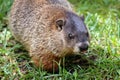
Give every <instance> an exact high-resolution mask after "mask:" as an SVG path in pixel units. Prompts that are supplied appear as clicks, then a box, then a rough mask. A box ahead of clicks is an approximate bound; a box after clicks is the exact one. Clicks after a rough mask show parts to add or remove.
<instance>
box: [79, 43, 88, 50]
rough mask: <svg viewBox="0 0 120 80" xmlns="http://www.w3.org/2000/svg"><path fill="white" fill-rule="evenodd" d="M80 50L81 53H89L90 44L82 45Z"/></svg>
mask: <svg viewBox="0 0 120 80" xmlns="http://www.w3.org/2000/svg"><path fill="white" fill-rule="evenodd" d="M79 49H80V51H81V52H84V51H87V50H88V44H86V43H82V44H81V46H79Z"/></svg>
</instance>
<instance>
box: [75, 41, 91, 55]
mask: <svg viewBox="0 0 120 80" xmlns="http://www.w3.org/2000/svg"><path fill="white" fill-rule="evenodd" d="M88 47H89V42H88V41H85V42H79V43H76V45H75V47H74V52H77V53H79V52H86V51H87V50H88Z"/></svg>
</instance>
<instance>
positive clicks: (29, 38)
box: [9, 0, 88, 71]
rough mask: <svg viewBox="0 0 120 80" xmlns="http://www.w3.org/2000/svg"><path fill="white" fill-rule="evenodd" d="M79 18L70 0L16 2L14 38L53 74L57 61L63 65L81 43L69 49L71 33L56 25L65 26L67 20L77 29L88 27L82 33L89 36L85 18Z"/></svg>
mask: <svg viewBox="0 0 120 80" xmlns="http://www.w3.org/2000/svg"><path fill="white" fill-rule="evenodd" d="M74 16H75V17H74ZM78 17H79V16H77V15H76V14H74V13H73V12H72V8H71V5H70V4H69V3H68V2H67V0H15V2H14V4H13V6H12V9H11V13H10V19H9V22H10V29H11V31H12V33H13V35H14V37H15V38H16V40H18V41H19V42H21V43H22V44H23V45H24V46H25V47H26V49H27V50H28V51H29V53H30V56H31V57H32V60H33V61H34V63H35V64H36V65H37V66H40V64H42V65H43V69H45V70H47V71H52V70H53V68H54V70H57V69H58V66H57V64H56V62H59V59H60V58H61V57H64V56H66V55H70V54H72V53H73V52H74V50H73V47H71V45H73V44H74V45H76V44H75V43H79V42H74V43H71V44H70V46H69V45H68V44H67V43H66V42H68V41H66V39H64V38H66V37H65V34H66V33H65V32H69V31H70V32H71V30H69V29H67V30H68V31H67V30H66V29H64V31H62V30H61V31H59V30H58V29H57V27H56V26H57V25H58V26H61V24H62V23H61V21H62V22H63V21H64V19H67V20H68V22H69V23H70V22H72V21H73V22H74V23H75V24H74V25H76V26H77V25H79V24H82V26H84V27H82V28H81V29H78V30H80V31H83V32H86V33H87V29H86V27H85V25H84V22H83V21H82V19H80V20H81V21H80V22H79V19H78ZM79 18H80V17H79ZM69 19H73V20H71V21H69ZM57 20H58V24H56V21H57ZM59 20H60V21H59ZM59 22H60V24H59ZM69 23H68V24H69ZM78 23H79V24H78ZM66 24H67V22H66ZM71 24H72V23H71ZM62 26H63V24H62ZM69 26H71V25H69ZM77 28H78V27H76V29H75V30H77ZM77 32H78V31H76V33H77ZM83 36H84V35H83ZM86 39H87V38H86ZM86 41H88V39H87V40H86ZM66 45H67V46H66ZM55 61H56V62H55Z"/></svg>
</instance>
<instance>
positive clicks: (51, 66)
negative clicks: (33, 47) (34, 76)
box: [32, 53, 60, 72]
mask: <svg viewBox="0 0 120 80" xmlns="http://www.w3.org/2000/svg"><path fill="white" fill-rule="evenodd" d="M32 60H33V62H34V63H35V65H36V66H37V67H42V68H43V70H46V71H48V72H57V71H58V64H59V61H60V58H59V57H56V56H55V55H53V54H52V53H47V54H40V55H38V56H33V57H32Z"/></svg>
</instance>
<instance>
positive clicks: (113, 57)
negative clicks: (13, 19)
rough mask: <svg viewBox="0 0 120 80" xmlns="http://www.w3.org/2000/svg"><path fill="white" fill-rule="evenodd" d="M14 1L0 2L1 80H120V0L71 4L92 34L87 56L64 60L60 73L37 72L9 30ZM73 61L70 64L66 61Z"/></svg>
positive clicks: (98, 0)
mask: <svg viewBox="0 0 120 80" xmlns="http://www.w3.org/2000/svg"><path fill="white" fill-rule="evenodd" d="M12 2H13V0H0V79H1V80H30V79H32V80H120V12H119V11H120V0H70V2H71V3H72V4H73V7H74V9H75V11H76V13H77V14H79V15H84V16H85V23H86V25H87V27H88V28H89V31H90V34H91V43H90V48H89V50H88V52H87V54H86V55H83V56H77V57H76V59H77V60H74V58H64V60H65V61H66V65H65V66H63V67H59V69H60V71H59V73H57V74H56V73H47V72H46V71H43V70H42V69H40V68H36V67H35V66H34V65H33V64H32V62H31V60H30V57H29V55H28V52H27V51H25V50H24V48H23V46H22V45H21V44H20V43H18V42H17V41H15V39H14V38H13V36H12V35H11V32H10V31H9V29H8V26H9V25H8V18H7V14H9V10H10V8H11V4H12ZM69 59H71V60H73V61H72V62H70V61H67V60H69Z"/></svg>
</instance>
